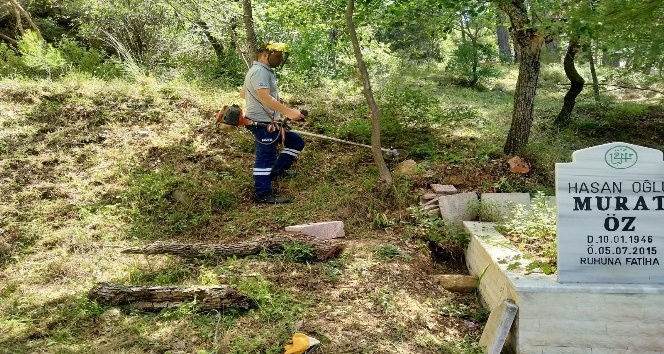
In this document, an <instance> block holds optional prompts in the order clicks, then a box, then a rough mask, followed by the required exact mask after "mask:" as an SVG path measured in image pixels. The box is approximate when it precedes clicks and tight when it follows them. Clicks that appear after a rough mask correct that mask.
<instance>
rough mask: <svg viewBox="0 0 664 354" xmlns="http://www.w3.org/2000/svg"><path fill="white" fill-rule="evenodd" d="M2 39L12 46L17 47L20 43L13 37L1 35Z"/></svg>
mask: <svg viewBox="0 0 664 354" xmlns="http://www.w3.org/2000/svg"><path fill="white" fill-rule="evenodd" d="M0 39H2V40H4V41H5V42H7V43H9V44H11V45H17V44H18V42H17V41H16V40H15V39H14V38H11V37H8V36H5V35H4V34H2V33H0Z"/></svg>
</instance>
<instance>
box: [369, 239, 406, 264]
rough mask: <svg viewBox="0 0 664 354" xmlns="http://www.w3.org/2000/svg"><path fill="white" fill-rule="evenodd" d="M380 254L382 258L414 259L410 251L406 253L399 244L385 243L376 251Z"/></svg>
mask: <svg viewBox="0 0 664 354" xmlns="http://www.w3.org/2000/svg"><path fill="white" fill-rule="evenodd" d="M376 253H377V254H378V256H379V257H380V258H382V259H388V260H392V259H396V258H401V259H404V260H407V261H410V260H412V259H413V257H411V256H410V255H409V254H408V253H405V252H403V251H402V250H401V248H399V247H398V246H395V245H392V244H389V243H388V244H385V245H381V246H380V248H378V250H377V251H376Z"/></svg>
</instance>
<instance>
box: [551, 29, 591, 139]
mask: <svg viewBox="0 0 664 354" xmlns="http://www.w3.org/2000/svg"><path fill="white" fill-rule="evenodd" d="M579 50H581V45H580V44H579V39H578V37H573V38H571V39H570V40H569V45H568V46H567V52H566V53H565V59H564V60H563V66H564V68H565V75H567V78H568V79H569V81H570V87H569V90H567V93H566V94H565V98H564V99H563V107H562V109H561V110H560V113H558V116H557V117H556V119H555V120H554V123H555V124H556V125H558V126H565V125H567V123H569V120H570V117H571V116H572V110H573V109H574V105H575V104H576V97H577V96H578V95H579V94H580V93H581V91H583V85H584V84H585V80H584V79H583V77H581V75H579V72H578V71H577V70H576V66H575V65H574V58H576V54H577V53H578V52H579Z"/></svg>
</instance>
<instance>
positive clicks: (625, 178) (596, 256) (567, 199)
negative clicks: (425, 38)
mask: <svg viewBox="0 0 664 354" xmlns="http://www.w3.org/2000/svg"><path fill="white" fill-rule="evenodd" d="M556 197H557V198H556V200H557V210H558V211H557V212H558V230H557V237H558V281H559V282H561V283H613V284H616V283H617V284H620V283H625V284H631V283H634V284H637V283H642V284H653V283H659V284H662V283H664V161H662V152H661V151H659V150H654V149H650V148H646V147H642V146H637V145H632V144H627V143H619V142H617V143H610V144H605V145H600V146H595V147H591V148H587V149H582V150H578V151H575V152H574V153H573V154H572V162H571V163H558V164H556Z"/></svg>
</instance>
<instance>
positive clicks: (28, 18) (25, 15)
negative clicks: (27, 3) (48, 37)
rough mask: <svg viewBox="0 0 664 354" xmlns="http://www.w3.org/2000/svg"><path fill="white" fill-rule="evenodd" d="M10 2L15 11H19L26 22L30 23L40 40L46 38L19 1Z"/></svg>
mask: <svg viewBox="0 0 664 354" xmlns="http://www.w3.org/2000/svg"><path fill="white" fill-rule="evenodd" d="M9 2H10V3H11V4H12V5H13V6H14V10H18V11H19V12H20V13H21V14H22V15H23V17H25V20H26V21H28V24H29V25H30V28H32V30H33V31H35V32H37V35H38V36H39V38H40V39H44V37H42V34H41V31H40V30H39V27H37V25H36V24H35V23H34V22H33V21H32V17H31V16H30V14H29V13H28V12H27V11H25V9H23V7H22V6H21V4H19V3H18V1H16V0H9Z"/></svg>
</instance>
